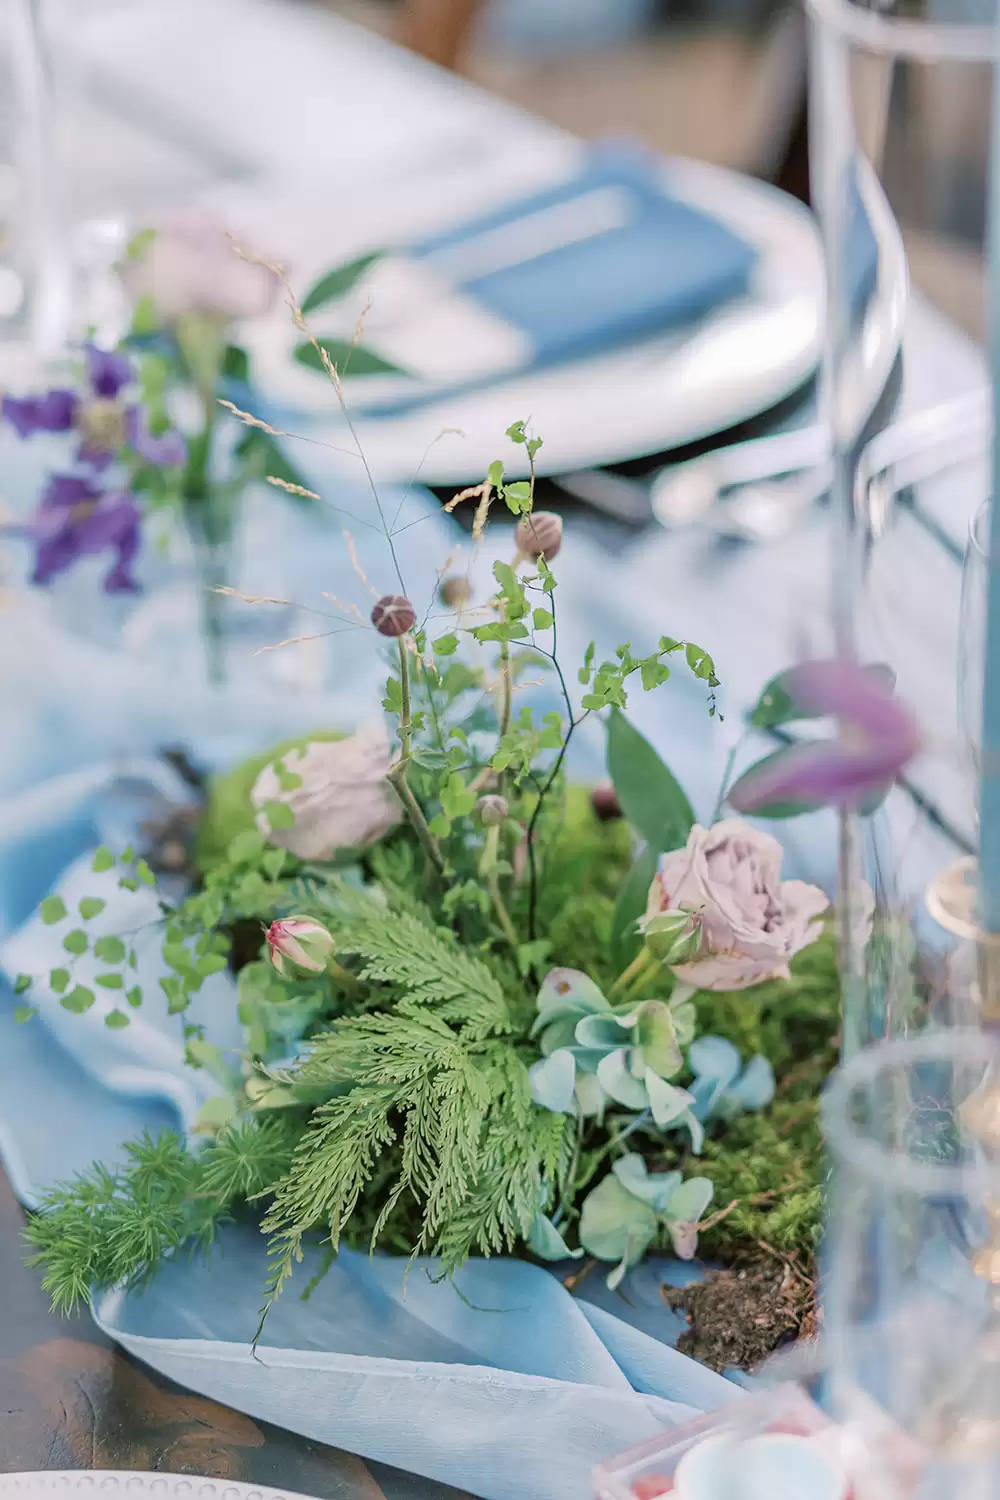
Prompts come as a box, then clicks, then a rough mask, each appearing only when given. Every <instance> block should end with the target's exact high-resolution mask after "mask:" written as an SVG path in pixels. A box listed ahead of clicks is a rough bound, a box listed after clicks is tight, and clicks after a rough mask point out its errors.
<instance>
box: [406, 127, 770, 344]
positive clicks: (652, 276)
mask: <svg viewBox="0 0 1000 1500" xmlns="http://www.w3.org/2000/svg"><path fill="white" fill-rule="evenodd" d="M588 203H589V204H590V205H591V206H592V208H593V211H594V212H593V225H594V226H595V227H594V228H593V232H590V233H587V232H586V231H585V225H586V222H587V220H588V213H587V205H588ZM570 208H575V211H576V212H575V213H574V214H567V213H566V210H567V209H570ZM602 208H603V209H605V210H606V211H607V212H606V216H605V214H604V213H602ZM581 210H582V216H580V217H578V215H580V211H581ZM619 211H620V213H619ZM543 216H547V217H548V220H549V222H550V223H551V224H552V225H553V227H554V226H556V225H557V224H560V223H561V224H564V225H565V226H566V233H567V242H566V243H563V244H561V245H557V246H555V247H554V248H551V249H548V250H543V251H542V252H541V253H539V254H531V252H530V248H526V249H525V251H524V257H525V258H521V257H520V254H519V240H523V241H524V242H525V244H526V246H528V247H530V245H531V242H532V238H533V235H534V233H535V232H536V228H537V227H538V226H541V225H542V223H543ZM602 219H604V221H605V224H606V227H603V228H602V227H600V223H601V221H602ZM574 223H576V224H579V225H580V226H581V227H580V228H579V230H578V231H577V232H578V233H579V235H580V237H574V231H573V230H572V229H571V228H570V227H569V226H570V225H572V224H574ZM486 236H490V237H491V238H490V241H489V247H492V248H489V247H488V248H489V253H486V254H484V245H486ZM415 253H416V254H417V255H418V256H419V257H421V258H422V259H425V260H426V261H427V262H428V264H430V265H431V266H440V267H441V268H442V269H443V270H445V271H446V272H447V274H449V275H450V276H452V277H453V279H454V282H455V285H456V286H457V287H458V288H460V289H461V290H462V291H464V292H466V293H468V294H470V295H472V296H474V297H476V298H477V299H478V300H479V301H480V302H481V303H482V304H483V306H484V307H486V308H487V309H489V311H490V312H493V313H495V314H496V315H497V316H498V317H501V318H503V319H505V320H506V321H507V322H509V323H511V324H513V325H514V326H515V327H516V328H519V329H521V330H522V331H523V332H524V333H525V334H527V335H528V337H529V338H530V340H531V342H532V345H533V347H534V352H535V363H536V364H539V365H542V364H548V363H552V362H554V361H557V360H563V359H569V358H573V357H576V356H580V355H584V354H591V353H596V352H597V351H598V350H601V349H604V348H608V347H610V346H613V345H615V344H619V343H624V342H626V341H627V340H629V339H634V338H639V337H642V336H643V335H646V334H655V333H662V332H663V331H664V330H667V329H671V328H676V327H678V326H680V325H682V324H684V323H688V322H691V321H692V320H694V319H695V318H698V317H700V316H702V315H703V314H704V313H707V312H709V311H711V309H713V308H714V307H717V306H719V305H720V304H721V303H723V302H726V301H728V300H729V299H730V298H732V297H736V296H739V295H740V293H742V292H743V291H745V290H746V287H747V283H748V281H749V278H750V274H751V272H752V270H753V267H754V264H755V262H756V259H757V254H756V251H755V250H754V249H753V248H752V247H751V246H750V245H748V244H747V243H746V242H745V241H744V240H742V239H740V238H739V237H738V236H737V235H735V234H733V232H732V231H731V230H729V229H727V228H726V227H725V225H724V224H722V223H721V222H720V221H719V220H718V219H715V218H712V217H711V215H709V214H706V213H703V212H702V211H701V210H700V209H698V208H695V207H693V206H692V205H691V204H689V203H686V202H684V201H682V200H680V199H677V198H672V197H670V196H669V194H668V192H667V191H666V190H665V188H664V185H663V178H662V164H661V163H660V162H659V161H658V160H657V158H655V157H652V156H648V155H646V154H645V153H643V152H641V151H640V150H639V149H638V148H624V147H622V148H597V149H595V150H594V151H593V152H592V153H591V155H590V158H589V160H588V161H587V163H586V165H585V166H584V167H583V169H582V171H580V172H579V173H578V174H577V175H576V176H575V177H573V178H571V179H570V180H569V181H567V182H563V183H560V184H559V185H558V186H556V187H553V188H548V189H546V190H545V191H544V192H540V193H534V194H532V195H531V196H529V197H525V198H521V199H519V200H516V201H514V202H511V203H506V204H504V206H503V207H502V208H500V209H497V210H495V211H494V212H492V213H490V214H484V215H482V216H481V217H479V218H476V219H473V220H470V221H469V222H467V223H465V224H462V225H460V226H458V227H457V228H453V229H450V230H448V231H447V232H446V233H444V234H441V235H438V236H436V237H434V238H431V239H428V240H425V241H424V242H423V243H422V244H421V245H419V246H417V247H416V251H415ZM483 258H485V259H494V260H496V261H500V260H503V259H506V260H507V261H508V263H507V264H505V265H500V264H498V265H497V268H496V269H494V270H488V271H486V272H485V273H483V272H477V271H476V269H475V267H476V264H477V262H479V263H480V264H481V263H482V259H483ZM463 265H467V266H470V267H472V268H473V269H472V272H471V274H463V270H462V267H463Z"/></svg>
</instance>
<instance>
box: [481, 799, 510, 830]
mask: <svg viewBox="0 0 1000 1500" xmlns="http://www.w3.org/2000/svg"><path fill="white" fill-rule="evenodd" d="M476 811H477V812H478V814H479V821H480V823H482V825H483V827H484V828H496V827H497V826H498V825H499V824H500V823H503V822H505V820H506V818H507V811H508V809H507V798H506V797H501V796H500V794H499V793H498V792H489V793H487V795H486V796H485V797H480V799H479V801H478V802H477V803H476Z"/></svg>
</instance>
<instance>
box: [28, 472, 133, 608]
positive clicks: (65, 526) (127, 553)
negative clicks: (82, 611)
mask: <svg viewBox="0 0 1000 1500" xmlns="http://www.w3.org/2000/svg"><path fill="white" fill-rule="evenodd" d="M139 520H140V514H139V508H138V506H137V505H136V503H135V501H134V500H133V499H132V497H131V495H129V494H128V492H127V491H125V490H119V491H109V490H102V489H101V488H100V487H99V486H98V485H96V484H95V483H94V482H93V481H92V480H90V479H88V478H85V477H83V476H80V475H76V474H54V475H53V476H52V478H51V479H50V480H49V483H48V485H47V486H46V489H45V493H44V494H43V496H42V503H41V506H40V507H39V510H38V514H37V515H36V518H35V521H34V523H33V524H32V525H31V526H30V527H27V528H25V530H26V532H27V534H28V535H30V536H32V537H33V538H34V539H35V540H36V541H37V543H38V554H37V556H36V559H35V571H34V573H33V575H32V582H33V583H38V584H46V583H50V582H51V581H52V579H53V578H55V577H56V575H57V574H59V573H63V572H65V570H66V569H67V568H69V567H71V566H72V565H73V563H75V562H76V561H77V560H78V559H79V558H81V557H86V556H88V555H90V554H92V553H95V552H104V551H107V550H109V549H110V550H112V551H113V552H114V554H115V560H114V564H113V566H112V568H111V571H110V572H109V573H108V574H107V576H106V578H105V580H104V587H105V589H106V590H107V592H108V593H112V594H113V593H123V592H135V591H137V590H138V587H139V585H138V583H137V582H136V580H135V579H134V578H133V576H132V573H131V566H132V563H133V562H134V560H135V557H136V553H137V552H138V550H139Z"/></svg>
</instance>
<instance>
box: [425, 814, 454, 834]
mask: <svg viewBox="0 0 1000 1500" xmlns="http://www.w3.org/2000/svg"><path fill="white" fill-rule="evenodd" d="M427 827H428V828H429V829H430V831H431V833H433V834H434V836H435V838H439V839H445V838H447V837H448V835H449V833H450V832H451V822H450V821H449V819H448V818H446V817H445V815H444V813H435V814H434V816H433V818H431V820H430V822H429V823H428V825H427Z"/></svg>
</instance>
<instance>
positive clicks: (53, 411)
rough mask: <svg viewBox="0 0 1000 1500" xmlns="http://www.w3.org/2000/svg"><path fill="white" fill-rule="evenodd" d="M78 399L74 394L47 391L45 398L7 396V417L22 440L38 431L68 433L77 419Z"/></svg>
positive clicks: (4, 399) (5, 411) (4, 409)
mask: <svg viewBox="0 0 1000 1500" xmlns="http://www.w3.org/2000/svg"><path fill="white" fill-rule="evenodd" d="M76 403H77V398H76V396H75V395H74V394H73V392H72V391H64V390H54V391H46V392H45V393H44V394H43V395H41V396H4V398H3V403H2V409H3V415H4V416H5V417H6V419H7V421H8V422H9V423H10V424H11V426H12V427H13V428H14V430H15V432H16V433H17V435H18V437H22V438H26V437H31V436H33V434H34V433H36V432H67V431H68V430H69V429H70V428H71V427H72V425H73V421H74V419H75V416H76Z"/></svg>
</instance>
